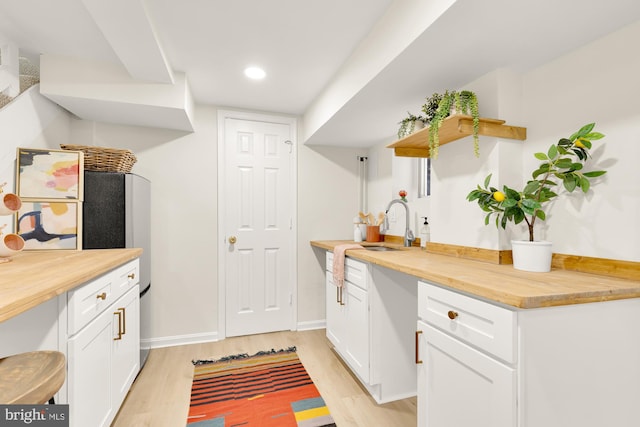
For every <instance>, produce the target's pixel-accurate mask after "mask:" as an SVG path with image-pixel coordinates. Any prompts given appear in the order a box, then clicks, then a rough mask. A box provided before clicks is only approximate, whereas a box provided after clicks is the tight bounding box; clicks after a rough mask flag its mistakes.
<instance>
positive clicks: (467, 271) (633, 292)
mask: <svg viewBox="0 0 640 427" xmlns="http://www.w3.org/2000/svg"><path fill="white" fill-rule="evenodd" d="M340 243H353V242H349V241H337V240H329V241H311V245H312V246H314V247H317V248H320V249H325V250H333V248H334V247H335V246H336V245H337V244H340ZM363 245H367V243H364V244H363ZM387 246H395V245H387ZM398 249H402V250H404V251H412V252H413V254H412V255H411V256H410V257H407V256H406V254H405V255H403V254H402V251H392V252H375V251H363V250H350V251H348V252H347V254H348V255H349V256H350V257H353V258H356V259H360V260H362V261H366V262H370V263H372V264H374V265H378V266H381V267H385V268H389V269H392V270H395V271H400V272H402V273H405V274H408V275H411V276H415V277H417V278H419V279H424V280H428V281H432V282H434V283H436V284H439V285H442V286H446V287H449V288H452V289H455V290H458V291H461V292H464V293H467V294H471V295H474V296H477V297H480V298H484V299H487V300H491V301H493V302H498V303H501V304H505V305H509V306H512V307H517V308H523V309H532V308H542V307H553V306H562V305H571V304H581V303H588V302H602V301H611V300H617V299H626V298H638V297H640V282H638V281H634V280H628V279H619V278H612V277H608V276H600V275H596V274H591V273H582V272H575V271H566V270H552V271H551V272H550V273H529V272H523V271H519V270H515V269H514V268H513V266H511V265H496V264H490V263H485V262H480V261H473V260H468V259H460V258H456V257H451V256H447V255H440V254H431V253H426V252H424V251H421V250H420V249H419V248H403V247H398ZM417 257H419V258H417ZM556 282H557V283H561V285H557V284H556ZM578 282H579V283H580V284H576V283H578ZM492 283H502V284H504V283H510V285H511V286H510V287H508V288H507V287H504V288H502V287H500V288H497V287H495V286H491V284H492Z"/></svg>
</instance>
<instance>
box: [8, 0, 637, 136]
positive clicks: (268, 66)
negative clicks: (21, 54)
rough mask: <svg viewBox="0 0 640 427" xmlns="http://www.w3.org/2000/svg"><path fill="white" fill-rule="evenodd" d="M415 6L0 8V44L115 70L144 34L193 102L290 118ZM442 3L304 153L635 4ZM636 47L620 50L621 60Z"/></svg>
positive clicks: (147, 0) (595, 30) (85, 0)
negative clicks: (251, 77) (394, 17)
mask: <svg viewBox="0 0 640 427" xmlns="http://www.w3.org/2000/svg"><path fill="white" fill-rule="evenodd" d="M426 1H427V0H395V1H394V0H322V1H319V0H110V1H109V2H108V3H104V2H103V0H55V1H52V0H0V41H1V40H2V38H6V39H9V40H11V41H13V42H14V43H16V44H17V45H18V46H19V47H20V48H21V49H23V50H25V51H28V52H31V53H36V54H39V53H47V54H56V55H64V56H71V57H77V58H84V59H91V60H98V61H109V62H114V63H119V62H123V63H125V65H126V63H131V62H132V59H131V57H129V58H127V59H125V58H124V57H123V52H126V51H127V46H126V45H127V44H128V45H129V50H128V52H126V53H127V54H128V55H129V56H130V55H131V54H132V53H133V54H134V55H139V59H140V62H142V64H143V65H144V63H145V60H146V56H145V55H147V54H148V50H147V49H141V48H138V49H137V50H135V49H136V48H135V46H138V45H144V43H143V41H142V40H141V39H142V38H145V37H146V38H148V37H149V35H152V36H153V35H155V41H156V43H157V48H156V49H155V52H156V53H159V54H160V55H162V54H164V59H165V60H166V65H168V67H169V68H170V71H175V72H183V73H185V75H186V77H187V80H188V82H189V85H190V88H191V92H192V94H193V97H194V100H195V101H196V103H199V104H209V105H217V106H224V107H233V108H242V109H253V110H261V111H269V112H278V113H286V114H294V115H304V114H305V113H306V112H308V110H309V107H310V106H312V105H313V102H314V100H317V99H318V98H319V97H322V95H323V94H324V93H326V92H327V91H328V90H330V89H331V87H332V85H333V86H336V85H338V84H339V83H340V79H341V76H342V72H343V71H344V68H341V67H343V66H344V65H345V63H347V64H348V59H349V58H350V56H351V55H353V54H354V53H356V54H357V53H358V46H359V43H360V42H361V41H363V39H365V37H366V36H367V35H368V34H369V33H370V31H371V30H372V29H374V30H376V31H379V30H380V28H376V23H378V22H379V21H380V20H381V19H382V18H384V17H385V13H387V12H388V11H389V10H391V7H392V6H395V7H403V8H410V7H419V6H421V5H422V7H423V6H424V4H425V2H426ZM447 1H448V2H449V3H452V6H451V7H450V8H448V9H447V10H446V11H445V12H444V13H442V15H441V16H440V17H439V18H438V19H437V20H435V21H434V22H433V24H431V25H429V26H428V27H427V28H426V29H425V30H424V31H422V32H421V33H420V34H419V35H418V36H417V38H416V39H415V40H414V41H413V42H412V43H410V44H408V46H406V48H404V49H402V50H400V51H398V52H397V54H396V55H395V56H394V58H392V60H391V61H390V62H389V63H388V64H387V65H386V66H385V67H383V69H382V70H381V71H380V72H379V73H377V74H376V76H375V77H374V78H373V79H370V80H368V81H366V82H363V83H362V85H361V86H360V87H361V88H360V89H359V90H357V91H355V92H354V93H353V94H349V96H348V99H347V101H346V102H344V103H342V104H341V105H339V106H338V107H336V108H335V111H332V112H331V114H330V115H329V117H328V118H327V120H326V122H324V123H323V124H322V125H321V126H319V127H318V129H317V130H315V129H314V131H313V134H312V135H308V139H307V141H306V142H307V143H315V144H328V145H349V146H367V145H372V144H373V143H375V142H376V141H379V140H381V139H384V138H388V137H390V136H392V135H393V134H394V133H395V131H396V129H397V122H398V121H399V120H400V119H401V118H402V117H403V116H404V114H405V112H406V111H407V110H412V111H413V112H416V113H417V112H418V109H419V106H420V105H421V104H422V102H423V100H424V97H425V96H427V95H429V94H431V93H433V92H435V91H438V92H442V91H443V90H444V89H448V88H458V87H460V86H461V85H464V84H466V83H468V82H470V81H473V80H474V79H476V78H478V77H480V76H482V75H483V74H485V73H486V72H489V71H491V70H494V69H496V68H498V67H509V68H514V69H518V70H521V71H522V70H527V69H530V68H532V67H535V66H538V65H540V64H543V63H545V62H547V61H549V60H552V59H553V58H555V57H558V56H560V55H562V54H564V53H566V52H568V51H570V50H573V49H576V48H577V47H579V46H582V45H584V44H586V43H588V42H589V41H591V40H594V39H596V38H598V37H601V36H603V35H605V34H608V33H610V32H612V31H615V30H616V29H618V28H621V27H622V26H624V25H627V24H629V23H632V22H635V21H637V20H638V19H640V1H638V0H609V1H607V2H599V1H598V2H596V1H593V0H537V1H529V0H447ZM429 2H430V3H437V2H440V3H443V2H445V0H429ZM109 7H112V8H116V7H118V8H119V10H118V11H117V13H113V10H114V9H111V12H112V15H113V16H114V17H109V10H108V8H109ZM96 8H103V10H102V11H101V12H96V10H95V9H96ZM127 8H129V10H130V13H126V12H125V13H121V11H122V10H127ZM96 16H98V17H99V18H100V19H96ZM143 20H144V21H146V22H142V21H143ZM136 22H139V23H140V25H139V26H136ZM119 25H121V26H122V28H123V30H122V34H120V36H121V37H120V40H118V34H115V33H117V29H118V28H119V27H118V26H119ZM136 28H140V31H139V32H136ZM149 30H151V31H149ZM389 31H396V32H397V31H403V28H402V27H400V28H398V27H396V28H389ZM389 36H390V37H391V36H393V35H392V34H389ZM138 39H140V40H138ZM122 40H125V43H123V42H122ZM126 41H129V42H130V43H127V42H126ZM137 42H139V43H138V44H136V43H137ZM637 42H638V41H630V43H629V46H625V47H622V46H621V49H622V48H625V49H630V54H633V49H634V48H635V47H636V45H637ZM146 46H148V44H147V45H146ZM368 49H369V52H368V55H369V56H374V55H376V53H377V52H376V49H375V47H374V48H373V49H372V48H371V47H369V48H368ZM151 50H154V49H151ZM134 59H135V58H134ZM594 60H597V59H594ZM151 62H152V58H151V57H150V59H149V63H151ZM153 64H154V66H155V64H156V63H155V62H154V63H153ZM247 65H260V66H262V67H264V69H265V70H266V72H267V78H266V79H265V80H263V81H260V82H253V81H248V80H246V79H245V77H244V76H243V75H242V70H243V68H244V67H246V66H247ZM579 66H588V64H580V65H578V64H577V72H579ZM127 69H129V68H127ZM129 71H131V70H130V69H129ZM354 129H358V130H357V131H354Z"/></svg>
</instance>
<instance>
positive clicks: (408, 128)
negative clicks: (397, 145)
mask: <svg viewBox="0 0 640 427" xmlns="http://www.w3.org/2000/svg"><path fill="white" fill-rule="evenodd" d="M416 122H422V123H425V124H426V120H425V119H424V117H422V116H415V115H413V114H411V113H410V112H409V111H407V117H405V118H404V119H402V121H401V122H400V123H398V124H399V125H400V128H399V129H398V139H402V138H404V137H405V136H408V135H411V134H412V133H413V131H414V130H416Z"/></svg>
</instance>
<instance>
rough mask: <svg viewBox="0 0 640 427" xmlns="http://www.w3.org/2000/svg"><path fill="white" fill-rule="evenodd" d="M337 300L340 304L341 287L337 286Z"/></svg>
mask: <svg viewBox="0 0 640 427" xmlns="http://www.w3.org/2000/svg"><path fill="white" fill-rule="evenodd" d="M336 302H337V303H338V304H340V288H339V287H338V286H336Z"/></svg>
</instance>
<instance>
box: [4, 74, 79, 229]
mask: <svg viewBox="0 0 640 427" xmlns="http://www.w3.org/2000/svg"><path fill="white" fill-rule="evenodd" d="M70 118H71V115H70V114H69V113H68V112H67V111H66V110H63V109H62V108H60V107H59V106H58V105H56V104H54V103H53V102H51V101H49V100H48V99H46V98H44V97H42V96H41V95H40V94H39V92H38V85H35V86H32V87H31V88H29V89H27V90H26V91H25V92H24V93H22V94H21V95H20V96H19V97H17V98H15V99H14V100H13V101H11V103H9V104H7V105H6V106H5V107H4V108H2V109H1V110H0V184H2V183H4V182H6V183H7V185H6V186H5V187H4V191H5V192H13V191H15V177H16V170H15V164H16V162H15V161H16V149H17V148H18V147H24V148H46V149H58V150H59V149H60V144H62V143H66V142H68V140H69V121H70ZM2 225H7V228H6V229H5V230H4V231H5V232H8V231H9V230H13V217H12V216H0V226H2Z"/></svg>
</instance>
